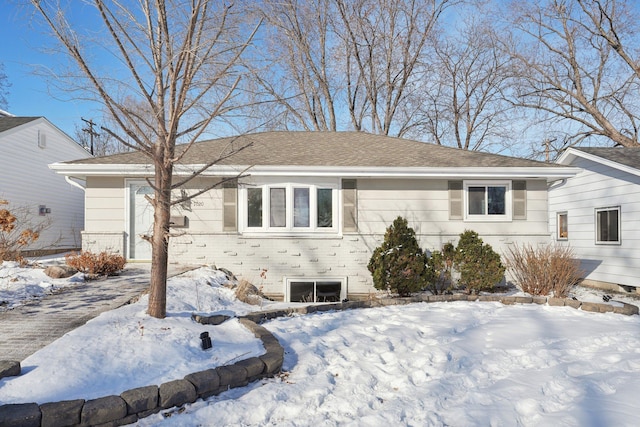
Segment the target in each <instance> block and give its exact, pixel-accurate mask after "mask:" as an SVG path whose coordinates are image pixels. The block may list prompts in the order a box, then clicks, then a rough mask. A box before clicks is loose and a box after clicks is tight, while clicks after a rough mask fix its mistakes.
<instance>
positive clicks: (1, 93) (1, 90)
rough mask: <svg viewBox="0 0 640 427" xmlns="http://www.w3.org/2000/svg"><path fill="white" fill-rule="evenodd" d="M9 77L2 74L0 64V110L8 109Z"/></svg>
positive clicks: (2, 68)
mask: <svg viewBox="0 0 640 427" xmlns="http://www.w3.org/2000/svg"><path fill="white" fill-rule="evenodd" d="M9 86H11V84H10V83H9V77H8V76H7V74H6V73H5V72H4V64H2V63H0V109H7V108H8V107H9V100H8V97H9Z"/></svg>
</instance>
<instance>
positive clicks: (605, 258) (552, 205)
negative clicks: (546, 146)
mask: <svg viewBox="0 0 640 427" xmlns="http://www.w3.org/2000/svg"><path fill="white" fill-rule="evenodd" d="M572 166H578V167H580V168H583V171H582V172H581V173H579V174H578V175H576V176H575V177H574V178H571V179H569V180H567V181H566V182H565V183H564V184H556V185H554V186H552V187H551V189H550V191H549V227H550V231H551V232H552V235H553V236H554V239H556V238H557V236H556V231H555V230H556V214H557V213H558V212H567V214H568V232H569V237H568V239H567V240H566V241H559V242H558V243H559V244H562V245H568V246H570V247H571V248H572V249H573V252H574V254H575V255H576V257H577V258H580V260H581V262H582V268H583V269H584V270H585V273H586V276H585V277H586V278H587V279H590V280H595V281H599V282H606V283H612V284H620V285H625V286H640V221H639V220H638V218H640V177H639V176H637V175H632V174H629V173H626V172H623V171H620V170H618V169H615V168H611V167H608V166H605V165H603V164H600V163H596V162H592V161H589V160H586V159H582V158H577V159H576V160H575V161H574V162H573V164H572ZM614 206H620V208H621V212H620V220H621V233H620V239H621V244H619V245H596V243H595V240H596V229H595V225H596V223H595V209H597V208H604V207H614Z"/></svg>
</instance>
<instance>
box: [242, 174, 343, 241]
mask: <svg viewBox="0 0 640 427" xmlns="http://www.w3.org/2000/svg"><path fill="white" fill-rule="evenodd" d="M336 187H337V185H336ZM245 194H246V198H245V199H244V202H245V203H246V212H247V222H246V227H247V228H248V229H254V230H255V231H301V232H304V231H334V230H335V224H336V219H335V218H336V214H337V212H336V209H335V208H336V206H337V203H336V200H334V199H336V198H337V197H338V196H337V195H338V191H337V188H326V187H325V186H317V185H298V184H282V185H264V186H260V187H251V188H247V189H246V193H245ZM263 212H264V215H263Z"/></svg>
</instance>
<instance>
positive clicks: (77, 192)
mask: <svg viewBox="0 0 640 427" xmlns="http://www.w3.org/2000/svg"><path fill="white" fill-rule="evenodd" d="M0 153H2V155H0V172H1V173H0V200H6V201H8V202H9V203H10V204H9V209H12V210H13V212H15V211H16V210H19V211H21V212H24V211H25V210H28V212H29V213H28V217H29V223H30V224H31V225H33V226H35V225H37V224H40V223H43V222H45V223H47V224H48V225H47V228H46V229H45V230H44V231H43V232H42V233H41V234H40V237H39V239H38V240H37V241H36V242H35V243H34V244H33V245H31V246H29V247H26V248H25V249H26V250H27V251H29V250H44V251H46V252H61V251H65V250H70V249H79V248H80V246H81V237H80V232H81V231H82V229H83V227H84V191H83V189H82V188H81V187H80V186H71V185H69V183H67V182H65V177H64V176H61V175H59V174H56V173H55V172H53V171H52V170H51V169H49V167H48V165H49V164H50V163H54V162H62V161H66V160H73V159H86V158H88V157H91V154H89V153H88V152H87V151H86V150H85V149H84V148H82V147H81V146H80V145H78V144H77V143H76V142H75V141H74V140H73V139H71V138H70V137H69V136H67V134H65V133H64V132H62V131H61V130H60V129H58V128H57V127H56V126H54V125H53V124H51V122H49V121H48V120H47V119H46V118H44V117H15V116H12V115H9V114H6V113H1V114H0ZM22 216H23V217H24V216H25V215H24V214H23V215H22Z"/></svg>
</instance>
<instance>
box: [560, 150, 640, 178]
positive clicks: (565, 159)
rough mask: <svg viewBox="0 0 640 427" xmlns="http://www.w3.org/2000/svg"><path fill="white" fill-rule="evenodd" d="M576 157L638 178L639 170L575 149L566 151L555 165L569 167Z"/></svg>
mask: <svg viewBox="0 0 640 427" xmlns="http://www.w3.org/2000/svg"><path fill="white" fill-rule="evenodd" d="M576 157H581V158H583V159H586V160H589V161H592V162H595V163H600V164H601V165H604V166H607V167H610V168H613V169H618V170H620V171H623V172H627V173H630V174H632V175H637V176H640V169H636V168H634V167H631V166H627V165H622V164H620V163H617V162H614V161H611V160H607V159H603V158H602V157H600V156H596V155H595V154H590V153H585V152H584V151H580V150H576V149H575V148H569V149H567V150H566V151H565V152H564V153H562V155H561V156H560V157H559V158H558V160H557V161H556V163H558V164H561V165H571V164H573V161H574V160H575V159H576Z"/></svg>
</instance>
